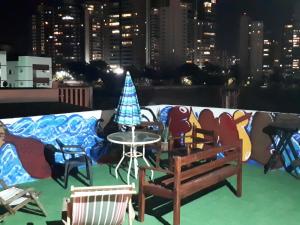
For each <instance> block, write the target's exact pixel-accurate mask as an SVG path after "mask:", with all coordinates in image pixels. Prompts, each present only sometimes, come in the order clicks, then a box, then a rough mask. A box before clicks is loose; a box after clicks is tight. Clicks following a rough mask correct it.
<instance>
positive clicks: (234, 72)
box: [228, 64, 242, 86]
mask: <svg viewBox="0 0 300 225" xmlns="http://www.w3.org/2000/svg"><path fill="white" fill-rule="evenodd" d="M228 78H234V80H235V85H236V86H239V85H240V84H241V83H242V77H241V73H240V69H239V66H238V65H237V64H235V65H232V66H230V68H229V70H228Z"/></svg>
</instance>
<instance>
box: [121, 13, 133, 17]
mask: <svg viewBox="0 0 300 225" xmlns="http://www.w3.org/2000/svg"><path fill="white" fill-rule="evenodd" d="M131 16H132V14H131V13H123V14H122V17H131Z"/></svg>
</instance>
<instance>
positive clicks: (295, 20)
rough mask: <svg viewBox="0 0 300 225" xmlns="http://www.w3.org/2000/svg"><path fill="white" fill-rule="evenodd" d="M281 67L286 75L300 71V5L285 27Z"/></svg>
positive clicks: (298, 4) (295, 8) (296, 6)
mask: <svg viewBox="0 0 300 225" xmlns="http://www.w3.org/2000/svg"><path fill="white" fill-rule="evenodd" d="M281 65H282V68H283V73H284V75H292V74H294V73H298V72H299V71H300V3H297V4H296V5H295V6H294V13H293V16H292V18H291V20H290V21H289V23H286V24H285V25H284V27H283V35H282V49H281Z"/></svg>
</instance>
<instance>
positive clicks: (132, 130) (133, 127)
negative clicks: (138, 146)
mask: <svg viewBox="0 0 300 225" xmlns="http://www.w3.org/2000/svg"><path fill="white" fill-rule="evenodd" d="M134 130H135V126H132V127H131V133H132V143H133V142H134Z"/></svg>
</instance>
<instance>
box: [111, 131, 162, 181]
mask: <svg viewBox="0 0 300 225" xmlns="http://www.w3.org/2000/svg"><path fill="white" fill-rule="evenodd" d="M160 139H161V137H160V135H158V134H154V133H150V132H144V131H135V132H134V137H132V132H131V131H128V132H117V133H112V134H110V135H108V136H107V140H108V141H109V142H111V143H115V144H120V145H123V154H122V158H121V160H120V162H119V163H118V165H117V167H116V169H115V176H116V178H118V169H119V167H120V165H121V163H122V162H123V160H124V159H125V157H129V166H128V173H127V183H128V184H129V178H130V171H131V166H132V161H133V163H134V176H135V178H136V179H137V175H138V160H137V158H138V157H142V158H143V160H144V161H145V163H146V164H147V166H150V164H149V162H148V161H147V159H146V158H145V145H147V144H153V143H156V142H159V141H160ZM126 146H128V147H129V149H130V151H129V152H126V151H125V148H126ZM139 146H142V152H139V151H137V147H139ZM152 177H153V171H151V178H152Z"/></svg>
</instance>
